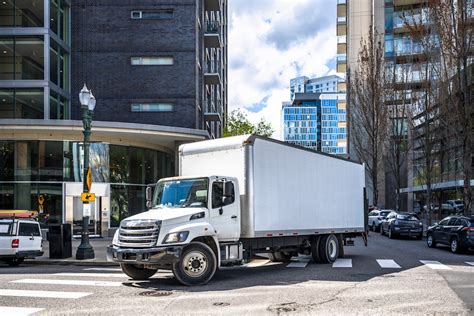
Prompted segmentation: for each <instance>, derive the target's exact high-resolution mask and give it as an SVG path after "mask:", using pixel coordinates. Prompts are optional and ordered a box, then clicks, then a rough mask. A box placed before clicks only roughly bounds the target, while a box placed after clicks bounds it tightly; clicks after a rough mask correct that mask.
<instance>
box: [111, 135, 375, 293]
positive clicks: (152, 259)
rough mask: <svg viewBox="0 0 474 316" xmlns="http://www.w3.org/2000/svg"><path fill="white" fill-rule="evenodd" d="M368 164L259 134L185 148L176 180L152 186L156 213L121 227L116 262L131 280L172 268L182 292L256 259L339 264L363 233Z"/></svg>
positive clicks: (151, 200) (115, 248)
mask: <svg viewBox="0 0 474 316" xmlns="http://www.w3.org/2000/svg"><path fill="white" fill-rule="evenodd" d="M364 183H365V176H364V166H363V165H361V164H358V163H355V162H353V161H349V160H346V159H342V158H337V157H334V156H330V155H326V154H322V153H318V152H315V151H312V150H307V149H304V148H301V147H296V146H292V145H289V144H287V143H283V142H280V141H276V140H272V139H267V138H263V137H259V136H255V135H250V136H249V135H247V136H236V137H229V138H222V139H216V140H208V141H202V142H196V143H191V144H185V145H182V146H180V148H179V176H178V177H173V178H165V179H161V180H159V181H158V183H157V184H156V187H155V190H154V194H153V198H151V188H147V200H148V202H147V204H148V206H149V208H150V210H149V211H147V212H143V213H140V214H137V215H135V216H132V217H129V218H126V219H124V220H122V221H121V223H120V227H119V229H118V230H117V231H116V233H115V236H114V238H113V242H112V245H111V246H109V247H108V249H107V255H108V258H109V260H111V261H115V262H119V263H120V265H121V267H122V270H123V271H124V273H126V274H127V275H128V276H130V277H131V278H133V279H147V278H149V277H151V276H152V275H153V274H154V273H155V272H156V271H157V270H158V269H171V270H172V271H173V274H174V276H175V277H176V279H177V280H178V281H179V282H181V283H182V284H185V285H198V284H205V283H207V282H208V281H209V280H210V279H211V278H212V277H213V275H214V273H215V271H216V269H217V268H218V267H219V266H222V265H230V264H242V263H243V262H245V260H247V259H250V258H251V257H252V256H253V255H254V254H256V253H267V254H268V256H269V258H270V260H272V261H282V262H284V261H289V260H290V259H291V257H292V256H297V255H298V254H307V255H309V254H311V255H312V257H313V260H314V261H315V262H321V263H332V262H334V261H335V260H336V259H337V258H338V257H340V256H342V255H343V250H344V248H343V245H351V244H353V239H352V238H354V237H356V236H363V237H364V242H365V243H367V238H366V235H365V232H366V230H365V224H364V223H365V215H364V214H365V212H364Z"/></svg>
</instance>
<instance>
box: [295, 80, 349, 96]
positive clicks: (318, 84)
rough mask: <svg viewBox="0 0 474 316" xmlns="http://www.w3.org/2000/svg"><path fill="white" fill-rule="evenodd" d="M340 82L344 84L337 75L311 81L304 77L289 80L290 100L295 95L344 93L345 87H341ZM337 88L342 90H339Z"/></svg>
mask: <svg viewBox="0 0 474 316" xmlns="http://www.w3.org/2000/svg"><path fill="white" fill-rule="evenodd" d="M341 82H344V77H343V76H338V75H330V76H323V77H318V78H312V79H309V78H308V77H306V76H302V77H297V78H293V79H291V80H290V99H291V101H293V100H294V99H295V94H296V93H323V92H344V91H345V87H341V85H340V83H341ZM339 88H344V89H343V90H339Z"/></svg>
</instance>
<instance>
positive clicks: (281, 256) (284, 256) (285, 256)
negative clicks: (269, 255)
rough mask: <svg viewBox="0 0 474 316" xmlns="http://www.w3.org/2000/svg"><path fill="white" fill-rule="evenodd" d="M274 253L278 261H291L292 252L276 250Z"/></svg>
mask: <svg viewBox="0 0 474 316" xmlns="http://www.w3.org/2000/svg"><path fill="white" fill-rule="evenodd" d="M273 255H274V256H275V259H276V261H277V262H290V261H291V254H289V253H287V252H283V251H277V252H274V253H273Z"/></svg>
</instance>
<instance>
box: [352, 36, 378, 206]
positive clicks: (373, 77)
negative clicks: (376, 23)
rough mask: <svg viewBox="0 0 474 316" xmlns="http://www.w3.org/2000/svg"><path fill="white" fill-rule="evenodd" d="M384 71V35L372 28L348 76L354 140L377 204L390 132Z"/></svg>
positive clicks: (374, 201) (355, 148) (354, 146)
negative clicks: (385, 145)
mask: <svg viewBox="0 0 474 316" xmlns="http://www.w3.org/2000/svg"><path fill="white" fill-rule="evenodd" d="M384 71H385V64H384V48H383V44H382V41H381V36H380V35H379V34H378V33H377V31H376V30H373V29H372V27H370V31H369V36H368V38H367V39H362V40H361V48H360V51H359V55H358V67H357V68H356V69H355V70H354V72H353V73H352V74H351V75H350V76H348V77H349V78H350V81H351V82H350V87H351V91H350V94H349V102H350V104H351V120H352V131H351V141H352V144H353V148H354V151H355V153H356V155H357V157H358V159H359V160H360V161H362V162H364V163H365V164H366V170H367V174H368V177H369V179H370V185H371V186H372V189H373V204H374V205H377V204H378V199H379V196H378V194H379V183H378V182H379V172H380V167H381V162H382V153H383V146H384V145H383V144H384V141H385V139H386V133H387V128H386V126H387V109H386V107H385V106H384Z"/></svg>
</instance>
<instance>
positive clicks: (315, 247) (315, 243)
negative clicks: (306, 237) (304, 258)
mask: <svg viewBox="0 0 474 316" xmlns="http://www.w3.org/2000/svg"><path fill="white" fill-rule="evenodd" d="M320 240H321V236H313V238H311V256H312V257H313V261H314V262H316V263H321V262H322V261H321V257H320V256H319V242H320Z"/></svg>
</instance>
